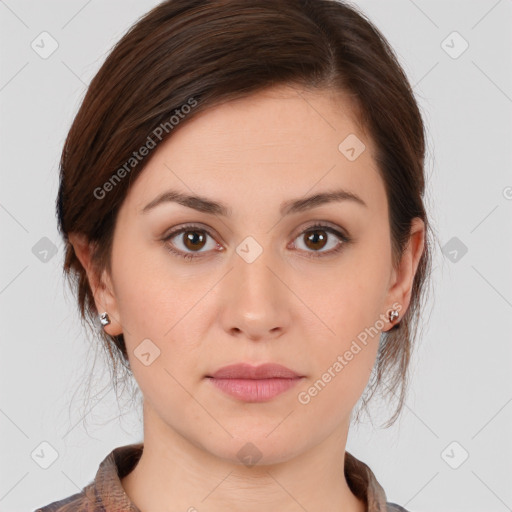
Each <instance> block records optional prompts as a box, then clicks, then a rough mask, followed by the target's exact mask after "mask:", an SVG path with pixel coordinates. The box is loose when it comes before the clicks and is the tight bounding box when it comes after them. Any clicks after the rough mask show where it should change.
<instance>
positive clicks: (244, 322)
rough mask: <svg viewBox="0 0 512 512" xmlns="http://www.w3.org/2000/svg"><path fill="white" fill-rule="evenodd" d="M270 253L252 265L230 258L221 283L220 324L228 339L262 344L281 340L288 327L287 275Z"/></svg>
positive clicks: (289, 302) (264, 252) (265, 253)
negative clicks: (244, 339) (271, 340)
mask: <svg viewBox="0 0 512 512" xmlns="http://www.w3.org/2000/svg"><path fill="white" fill-rule="evenodd" d="M283 268H284V267H283V266H280V265H279V262H278V258H277V257H273V255H272V254H271V251H270V250H267V251H263V252H262V253H261V254H260V255H259V256H258V257H257V258H256V259H255V260H254V261H252V262H251V261H250V260H246V259H244V258H243V257H241V256H239V254H234V255H233V268H232V270H231V271H230V272H229V273H228V275H227V276H226V277H225V278H224V279H223V280H222V282H221V283H220V285H221V289H220V297H221V299H220V300H221V306H220V313H219V314H220V321H221V322H222V327H223V329H224V330H225V332H227V333H228V334H229V335H230V336H234V337H238V338H246V339H249V340H253V341H260V340H261V341H263V340H270V339H274V338H278V337H280V336H282V335H283V334H284V333H285V332H286V331H287V330H288V329H289V326H290V324H291V316H292V312H291V308H292V307H293V304H292V301H293V293H292V292H291V291H290V289H289V288H288V287H287V285H286V272H285V271H284V270H283Z"/></svg>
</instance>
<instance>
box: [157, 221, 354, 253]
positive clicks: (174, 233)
mask: <svg viewBox="0 0 512 512" xmlns="http://www.w3.org/2000/svg"><path fill="white" fill-rule="evenodd" d="M314 230H322V231H326V232H327V233H331V234H333V235H335V236H337V237H338V238H339V239H340V240H341V241H342V242H343V243H339V244H338V245H337V246H336V247H335V248H334V249H331V250H329V251H322V252H321V251H316V252H315V251H313V252H310V251H306V257H308V258H321V257H324V256H331V255H333V254H337V253H339V252H340V251H341V250H342V249H343V248H344V246H345V245H346V244H348V243H350V242H351V241H352V239H351V238H350V237H349V236H347V235H344V234H343V233H341V232H340V231H338V230H337V229H334V228H332V227H330V226H326V225H325V224H321V223H317V224H313V225H311V226H308V227H307V228H306V229H304V230H303V231H302V232H301V233H299V235H298V236H300V235H302V234H304V233H307V232H308V231H314ZM186 231H199V232H201V233H206V234H207V235H208V236H210V237H211V238H214V237H213V236H212V234H211V233H210V232H209V231H208V230H207V229H205V228H203V227H201V226H198V225H195V224H187V225H184V226H182V227H180V228H178V229H176V230H174V231H172V232H171V233H169V234H168V235H167V236H165V237H164V238H163V239H162V241H163V242H166V243H165V247H166V249H167V250H168V251H169V252H171V253H172V254H174V255H176V256H179V257H181V258H184V259H185V260H193V259H195V258H201V257H202V254H201V253H196V254H194V253H184V252H182V251H179V250H177V249H174V248H173V246H172V244H170V243H167V242H169V241H170V240H171V239H172V238H174V237H175V236H177V235H179V234H181V233H184V232H186ZM295 238H297V237H295Z"/></svg>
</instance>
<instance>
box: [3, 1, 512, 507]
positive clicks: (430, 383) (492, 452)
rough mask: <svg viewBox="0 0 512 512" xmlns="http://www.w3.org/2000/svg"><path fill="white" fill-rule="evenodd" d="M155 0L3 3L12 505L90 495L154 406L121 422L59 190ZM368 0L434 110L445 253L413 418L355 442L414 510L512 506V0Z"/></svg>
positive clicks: (6, 418)
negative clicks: (76, 130) (75, 286)
mask: <svg viewBox="0 0 512 512" xmlns="http://www.w3.org/2000/svg"><path fill="white" fill-rule="evenodd" d="M157 3H158V2H157V1H154V0H153V1H151V0H139V1H137V2H135V1H134V0H130V1H127V0H122V1H121V0H108V1H106V0H103V1H101V2H100V1H99V0H89V1H84V0H72V1H70V0H67V1H63V0H61V1H56V0H53V1H46V2H40V1H39V2H37V1H35V0H31V1H28V0H17V1H16V0H5V1H2V0H0V17H1V18H0V34H1V35H0V38H1V45H0V48H1V52H2V53H1V72H0V73H1V74H0V109H1V113H0V130H1V155H2V159H1V166H0V169H1V188H0V225H1V240H2V242H1V253H0V254H1V262H2V264H1V265H0V311H1V320H0V322H1V323H0V325H1V347H2V357H1V358H0V365H1V367H0V375H1V384H2V386H1V390H2V392H1V397H0V429H1V432H2V436H1V437H0V442H1V443H2V445H1V450H2V451H1V456H0V460H1V469H0V471H1V473H0V474H1V477H0V510H1V511H7V510H9V511H13V512H17V511H19V512H21V511H28V510H33V509H35V508H36V507H37V506H42V505H45V504H48V503H50V502H51V501H55V500H57V499H61V498H64V497H66V496H69V495H71V494H74V493H76V492H78V491H79V490H80V489H81V488H82V487H83V486H84V485H86V484H87V483H89V482H90V481H91V480H92V479H93V477H94V475H95V473H96V470H97V468H98V464H99V463H100V462H101V460H103V458H104V457H105V456H106V455H107V454H108V453H109V452H110V451H111V450H112V449H113V448H114V447H116V446H120V445H123V444H127V443H131V442H136V441H139V440H141V439H142V424H141V420H140V414H141V413H140V411H139V410H132V411H130V409H129V407H128V406H127V407H125V409H123V408H121V409H122V411H125V412H126V414H124V415H123V416H122V417H121V418H120V419H119V418H118V416H119V414H120V410H119V408H118V405H117V402H116V398H115V394H114V393H113V391H112V390H111V389H110V387H109V376H108V372H107V371H106V369H105V367H104V361H103V359H102V358H101V357H99V358H98V359H97V360H96V363H95V358H94V349H93V346H94V340H90V339H88V338H87V336H86V334H85V332H84V330H83V329H82V327H81V325H80V320H79V317H78V315H77V313H76V311H75V305H74V299H73V297H72V296H71V294H70V293H69V291H68V289H67V288H66V287H65V285H64V282H63V280H62V277H61V267H62V256H63V252H62V243H61V241H60V239H59V236H58V232H57V229H56V219H55V217H54V202H55V197H56V194H57V186H58V174H57V170H58V161H59V157H60V151H61V149H62V145H63V143H64V138H65V136H66V133H67V130H68V129H69V126H70V123H71V121H72V119H73V116H74V114H75V113H76V111H77V109H78V106H79V104H80V101H81V99H82V98H83V95H84V93H85V90H86V87H87V84H88V83H89V82H90V80H91V78H92V77H93V76H94V74H95V73H96V71H97V70H98V69H99V67H100V65H101V63H102V62H103V60H104V58H105V57H106V55H107V53H108V52H109V50H110V48H111V47H112V45H113V44H114V43H115V42H117V40H118V39H119V38H120V37H121V36H122V35H123V34H124V32H125V31H126V30H127V29H128V28H129V27H130V26H131V25H132V24H133V23H134V22H135V21H136V20H137V19H138V18H139V16H141V15H142V14H143V13H145V12H146V11H147V10H149V9H150V8H151V7H153V6H154V5H156V4H157ZM357 5H358V6H360V8H361V9H362V10H363V11H364V12H365V13H366V14H367V15H368V16H369V18H370V19H371V20H372V21H373V22H374V23H375V24H376V25H377V27H379V28H380V29H381V31H382V32H383V33H384V35H385V36H386V37H387V38H388V40H389V41H390V43H391V44H392V46H393V47H394V48H395V50H396V52H397V54H398V56H399V58H400V61H401V63H402V65H403V66H404V68H405V70H406V72H407V74H408V76H409V78H410V81H411V83H412V84H414V90H415V93H416V95H417V98H418V101H419V103H420V106H421V108H422V111H423V113H424V116H425V122H426V124H427V130H428V138H429V156H428V161H427V174H428V177H429V178H428V179H429V193H428V196H429V197H428V208H429V210H430V215H431V218H432V221H433V223H434V228H435V229H436V231H437V233H438V236H439V239H440V247H438V248H435V250H436V252H435V255H434V275H433V279H434V298H433V300H432V301H431V303H430V309H428V311H427V313H426V314H425V321H424V328H423V329H424V330H423V333H424V336H423V338H422V340H421V342H420V344H419V346H418V349H417V352H416V356H415V358H414V361H413V365H412V370H413V371H412V385H411V389H410V393H409V396H408V399H407V404H406V406H405V408H404V412H403V415H402V416H401V418H400V420H399V421H398V422H397V423H396V424H395V425H394V426H393V427H391V428H389V429H388V430H385V429H379V428H378V425H379V421H380V422H381V423H382V421H383V420H384V419H386V418H387V414H386V410H385V409H384V406H379V403H378V402H377V403H376V404H375V405H374V407H373V408H372V411H373V418H374V423H375V425H376V426H372V424H371V423H370V422H369V421H368V419H366V420H365V422H364V424H363V425H361V426H359V427H358V428H354V429H352V430H351V431H350V434H349V440H348V444H347V449H348V451H350V452H351V453H353V454H354V455H356V456H357V457H358V458H360V459H362V460H363V461H365V462H366V463H368V464H369V466H370V467H371V468H372V470H373V471H374V473H375V474H376V476H377V478H378V480H379V481H380V483H381V484H382V486H383V487H384V489H385V490H386V493H387V495H388V499H389V500H390V501H395V502H397V503H400V504H402V505H403V506H405V507H406V508H407V509H409V510H411V511H417V512H427V511H435V512H443V511H465V512H472V511H485V512H494V511H496V512H501V511H505V510H512V486H511V485H510V482H511V481H512V478H511V475H512V436H511V435H510V433H511V431H512V428H511V427H512V379H511V371H510V370H511V362H512V357H511V356H512V348H511V347H512V344H511V343H510V341H511V340H510V337H511V336H510V332H511V327H512V314H511V313H512V271H511V262H512V258H511V255H512V250H511V249H512V247H511V246H512V236H511V235H512V230H511V228H512V223H511V222H510V221H511V218H512V173H511V160H512V158H511V133H512V130H511V124H512V123H511V118H512V116H511V113H512V69H511V62H512V60H511V53H512V41H511V39H512V28H511V27H512V0H500V1H496V0H489V1H487V0H485V1H484V0H480V1H472V2H468V1H427V0H415V1H412V0H394V1H389V0H388V1H385V2H383V1H377V0H375V1H369V0H365V1H358V2H357ZM44 31H47V32H48V33H49V34H50V35H51V37H52V38H53V39H54V40H56V41H57V43H58V48H57V49H56V51H55V52H54V53H53V54H52V55H50V56H48V57H47V58H42V57H41V56H40V54H39V53H37V52H36V51H35V50H34V49H33V48H32V46H31V44H32V42H33V41H35V43H34V45H36V44H38V45H39V48H38V51H39V52H41V51H43V48H42V46H43V43H41V38H43V37H46V38H47V39H45V40H44V49H46V51H48V50H49V49H51V40H50V39H49V38H48V36H40V34H41V33H42V32H44ZM454 31H457V32H458V33H459V34H460V36H461V37H462V38H463V39H461V38H459V37H458V36H457V35H453V32H454ZM443 41H444V43H443ZM464 41H467V43H468V44H469V47H468V48H467V49H466V50H465V51H464V52H463V53H461V51H462V50H463V49H464ZM464 247H466V248H467V252H466V253H464ZM52 248H54V252H52ZM45 251H48V252H45ZM454 251H455V252H454ZM430 311H431V313H430ZM94 364H95V367H94V371H95V374H94V380H93V381H92V396H93V399H92V402H91V403H90V406H89V408H87V409H86V408H85V406H84V398H85V394H86V387H85V386H86V385H87V377H88V375H89V374H90V372H91V371H92V369H93V366H94ZM43 442H47V443H49V444H50V445H51V446H53V447H54V449H55V450H56V451H57V452H58V458H57V459H56V460H55V461H54V462H53V464H51V465H50V466H49V467H48V468H47V469H43V468H42V467H41V464H43V465H44V464H45V460H42V459H44V457H43V458H41V457H40V458H39V459H38V457H37V456H35V455H33V454H34V452H35V453H42V452H41V449H43V451H44V453H45V454H46V455H45V456H48V454H49V453H50V450H49V449H45V447H46V445H42V447H41V443H43ZM454 442H455V444H452V443H454ZM46 448H47V447H46ZM466 454H467V456H468V458H467V460H465V461H464V462H463V463H462V464H461V462H462V461H463V459H464V457H465V456H466ZM46 463H49V460H47V461H46ZM456 466H458V467H456ZM311 512H312V511H311Z"/></svg>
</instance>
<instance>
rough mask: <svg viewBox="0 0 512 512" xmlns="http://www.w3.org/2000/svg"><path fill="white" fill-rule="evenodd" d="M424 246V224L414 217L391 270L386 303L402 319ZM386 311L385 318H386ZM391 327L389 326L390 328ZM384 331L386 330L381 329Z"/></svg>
mask: <svg viewBox="0 0 512 512" xmlns="http://www.w3.org/2000/svg"><path fill="white" fill-rule="evenodd" d="M424 246H425V223H424V222H423V220H421V219H420V218H419V217H415V218H414V219H413V220H412V223H411V230H410V235H409V242H408V244H407V247H406V248H405V251H404V253H403V254H402V259H401V261H400V263H399V266H398V268H397V269H393V272H392V275H391V279H390V288H389V290H388V296H387V302H388V303H389V304H393V307H391V308H388V310H387V311H389V310H390V309H395V306H396V305H397V304H398V305H399V307H396V309H397V310H398V311H399V313H400V317H399V318H402V317H403V316H404V315H405V312H406V311H407V308H408V307H409V304H410V302H411V294H412V286H413V283H414V276H415V275H416V270H417V269H418V264H419V262H420V258H421V255H422V254H423V249H424ZM387 311H386V318H387ZM391 327H392V325H391V324H390V328H391ZM383 330H384V331H386V329H383Z"/></svg>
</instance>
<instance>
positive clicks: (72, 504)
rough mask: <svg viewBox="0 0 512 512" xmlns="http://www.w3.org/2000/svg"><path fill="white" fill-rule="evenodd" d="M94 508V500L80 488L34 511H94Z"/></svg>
mask: <svg viewBox="0 0 512 512" xmlns="http://www.w3.org/2000/svg"><path fill="white" fill-rule="evenodd" d="M96 510H97V509H96V507H95V506H94V502H93V501H92V500H91V499H90V498H88V497H87V495H86V494H85V493H84V490H82V491H81V492H77V493H76V494H73V495H71V496H68V497H67V498H63V499H61V500H58V501H54V502H52V503H49V504H48V505H45V506H44V507H39V508H38V509H36V510H34V512H95V511H96Z"/></svg>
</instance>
